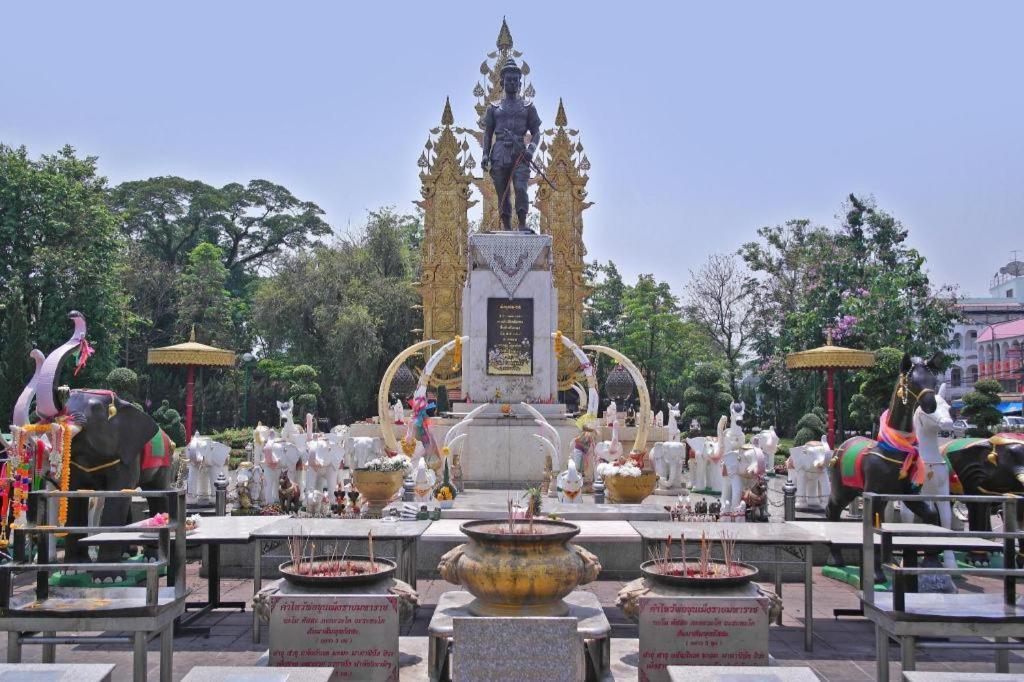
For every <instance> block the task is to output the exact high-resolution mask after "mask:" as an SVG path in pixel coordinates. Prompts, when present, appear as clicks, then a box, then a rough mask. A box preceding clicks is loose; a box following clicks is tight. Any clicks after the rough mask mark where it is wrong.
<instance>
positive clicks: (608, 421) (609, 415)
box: [604, 400, 619, 426]
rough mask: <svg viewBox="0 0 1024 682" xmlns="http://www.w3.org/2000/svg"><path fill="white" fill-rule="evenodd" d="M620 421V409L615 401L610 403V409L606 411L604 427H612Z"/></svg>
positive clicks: (607, 408)
mask: <svg viewBox="0 0 1024 682" xmlns="http://www.w3.org/2000/svg"><path fill="white" fill-rule="evenodd" d="M618 420H619V408H618V407H616V405H615V401H614V400H613V401H611V402H610V403H608V407H606V408H605V409H604V425H605V426H611V425H612V424H615V423H616V422H618Z"/></svg>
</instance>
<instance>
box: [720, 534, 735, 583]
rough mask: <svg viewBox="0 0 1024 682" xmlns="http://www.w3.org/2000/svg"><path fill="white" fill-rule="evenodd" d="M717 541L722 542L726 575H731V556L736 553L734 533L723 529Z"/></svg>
mask: <svg viewBox="0 0 1024 682" xmlns="http://www.w3.org/2000/svg"><path fill="white" fill-rule="evenodd" d="M719 542H721V543H722V559H723V560H724V561H725V572H726V575H732V565H733V557H734V556H735V554H736V534H735V533H731V532H729V531H726V530H723V531H722V537H721V539H720V540H719Z"/></svg>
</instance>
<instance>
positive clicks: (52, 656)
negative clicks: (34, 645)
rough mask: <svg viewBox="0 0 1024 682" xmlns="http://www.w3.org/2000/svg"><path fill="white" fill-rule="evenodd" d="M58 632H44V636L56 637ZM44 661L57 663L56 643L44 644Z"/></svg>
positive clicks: (42, 658)
mask: <svg viewBox="0 0 1024 682" xmlns="http://www.w3.org/2000/svg"><path fill="white" fill-rule="evenodd" d="M56 636H57V633H56V632H44V633H43V637H56ZM40 660H42V662H43V663H56V662H57V645H56V644H44V645H43V653H42V657H41V659H40Z"/></svg>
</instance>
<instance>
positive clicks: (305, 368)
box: [288, 365, 323, 415]
mask: <svg viewBox="0 0 1024 682" xmlns="http://www.w3.org/2000/svg"><path fill="white" fill-rule="evenodd" d="M316 377H317V373H316V370H315V369H313V368H312V367H310V366H309V365H299V366H298V367H295V368H294V369H292V371H291V385H290V386H289V387H288V395H289V397H290V398H291V399H292V400H293V401H295V414H297V415H305V414H306V413H307V412H316V401H317V398H318V397H319V396H320V394H321V393H322V392H323V389H321V388H320V384H318V383H316Z"/></svg>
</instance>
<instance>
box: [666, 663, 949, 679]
mask: <svg viewBox="0 0 1024 682" xmlns="http://www.w3.org/2000/svg"><path fill="white" fill-rule="evenodd" d="M668 678H669V679H670V680H671V681H672V682H818V676H817V675H815V674H814V671H813V670H811V669H810V668H806V667H803V666H799V667H782V666H778V667H776V666H767V665H763V666H730V665H687V666H678V665H672V666H669V667H668ZM930 679H934V678H930Z"/></svg>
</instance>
